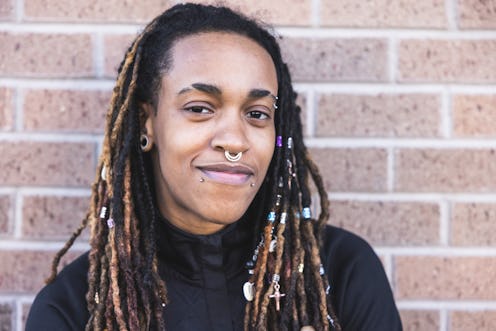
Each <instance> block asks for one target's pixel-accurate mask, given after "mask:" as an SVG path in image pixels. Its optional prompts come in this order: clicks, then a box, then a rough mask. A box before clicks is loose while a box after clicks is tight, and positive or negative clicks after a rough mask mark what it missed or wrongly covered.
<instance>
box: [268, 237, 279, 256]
mask: <svg viewBox="0 0 496 331" xmlns="http://www.w3.org/2000/svg"><path fill="white" fill-rule="evenodd" d="M276 247H277V240H275V239H273V240H272V241H271V242H270V245H269V252H271V253H273V252H275V250H276Z"/></svg>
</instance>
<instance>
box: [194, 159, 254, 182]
mask: <svg viewBox="0 0 496 331" xmlns="http://www.w3.org/2000/svg"><path fill="white" fill-rule="evenodd" d="M197 168H198V169H199V170H200V171H201V172H202V173H203V174H204V176H205V177H206V178H208V179H209V180H210V181H213V182H217V183H221V184H227V185H243V184H246V183H247V182H248V181H249V180H250V177H252V176H253V170H251V168H250V167H248V166H245V165H242V164H238V165H228V164H224V163H217V164H209V165H203V166H199V167H197Z"/></svg>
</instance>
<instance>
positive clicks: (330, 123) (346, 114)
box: [316, 94, 440, 137]
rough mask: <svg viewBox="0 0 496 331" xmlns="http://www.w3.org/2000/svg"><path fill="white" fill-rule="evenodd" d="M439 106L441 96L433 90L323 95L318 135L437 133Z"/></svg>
mask: <svg viewBox="0 0 496 331" xmlns="http://www.w3.org/2000/svg"><path fill="white" fill-rule="evenodd" d="M439 108H440V100H439V96H437V95H432V94H398V95H395V94H380V95H352V94H327V95H322V96H321V97H320V99H319V112H318V120H317V125H316V135H317V136H320V137H325V136H341V137H356V136H358V137H435V136H439V126H440V111H439Z"/></svg>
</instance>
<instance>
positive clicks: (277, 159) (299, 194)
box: [47, 4, 341, 331]
mask: <svg viewBox="0 0 496 331" xmlns="http://www.w3.org/2000/svg"><path fill="white" fill-rule="evenodd" d="M202 32H227V33H235V34H239V35H242V36H245V37H248V38H250V39H252V40H254V41H255V42H256V43H258V44H259V45H260V46H261V47H263V48H264V49H265V50H266V51H267V52H268V53H269V54H270V56H271V58H272V60H273V62H274V65H275V68H276V73H277V79H278V86H279V90H278V100H277V108H278V111H277V112H276V118H275V130H276V136H277V147H276V149H275V152H274V155H273V157H272V160H271V164H270V166H269V170H268V172H267V175H266V182H265V183H264V184H263V185H262V187H261V188H260V191H259V192H258V194H257V195H256V197H255V199H254V201H253V202H252V203H251V205H250V207H249V209H248V211H247V215H265V216H262V217H259V218H258V219H253V220H251V221H252V222H253V223H254V224H253V228H254V229H255V234H254V238H255V241H254V251H255V253H254V255H253V259H252V261H249V266H250V268H251V269H252V270H251V271H250V273H251V276H250V280H249V281H250V283H251V284H252V285H253V287H254V299H253V300H252V301H250V302H248V303H247V305H246V313H245V321H244V326H245V330H295V331H296V330H298V331H299V330H300V329H301V328H302V327H303V326H313V328H314V329H316V330H341V327H340V325H339V323H338V320H337V317H336V314H335V312H334V309H333V307H332V304H331V300H330V295H328V290H329V284H328V280H327V278H326V275H325V274H324V269H323V267H322V264H321V257H320V247H321V245H322V239H321V236H320V233H321V231H320V230H321V229H322V227H323V226H324V225H325V223H326V221H327V219H328V199H327V194H326V191H325V189H324V186H323V182H322V178H321V176H320V174H319V172H318V169H317V167H316V165H315V164H314V162H313V161H312V159H311V158H310V156H309V153H308V151H307V149H306V147H305V145H304V143H303V136H302V128H301V122H300V107H299V106H297V105H296V103H295V99H296V93H295V92H294V90H293V87H292V84H291V77H290V74H289V70H288V67H287V65H286V64H285V63H284V62H283V60H282V57H281V52H280V49H279V46H278V43H277V41H276V38H275V37H274V36H273V35H271V34H270V33H269V32H268V31H267V30H266V29H265V28H263V27H262V26H261V25H260V24H259V23H256V22H255V21H253V20H251V19H248V18H246V17H244V16H243V15H241V14H239V13H235V12H233V11H232V10H230V9H228V8H225V7H214V6H205V5H199V4H181V5H176V6H174V7H172V8H170V9H169V10H167V11H165V12H164V13H163V14H161V15H160V16H158V17H156V18H155V19H154V20H153V21H151V22H150V23H149V24H148V25H147V26H146V27H145V29H144V30H143V32H142V33H141V34H140V35H139V36H138V37H137V38H136V39H135V41H134V42H133V43H132V45H131V46H130V47H129V49H128V50H127V52H126V55H125V57H124V60H123V61H122V63H121V65H120V68H119V73H118V78H117V81H116V85H115V88H114V89H113V95H112V98H111V102H110V106H109V109H108V112H107V117H106V130H105V136H104V143H103V149H102V154H101V157H100V159H99V163H98V167H97V174H96V179H95V181H94V184H93V186H92V196H91V202H90V207H89V212H88V214H87V217H86V218H85V219H84V220H83V222H82V224H81V226H80V227H79V228H78V230H76V231H75V232H74V234H73V235H72V237H71V238H70V239H69V240H68V241H67V243H66V245H65V246H64V247H63V248H62V249H61V250H60V251H59V252H58V253H57V255H56V256H55V257H54V260H53V263H52V275H51V276H50V278H49V279H48V280H47V281H48V282H49V281H51V280H53V279H54V277H55V276H56V274H57V267H58V264H59V261H60V259H61V257H62V256H63V255H64V254H65V253H66V252H67V250H68V249H69V248H70V246H71V245H72V244H73V242H74V240H75V239H76V238H77V237H78V236H79V234H80V233H81V231H82V230H83V229H84V228H85V227H87V226H88V225H89V226H90V227H91V237H90V245H91V249H90V253H89V273H88V284H89V289H88V293H87V295H86V300H87V304H88V311H89V314H90V319H89V320H88V323H87V325H86V330H101V329H106V330H109V331H112V330H120V331H123V330H132V331H138V330H150V329H154V330H164V329H165V325H166V321H164V320H163V315H162V311H163V307H164V306H165V305H166V304H167V291H166V284H165V283H164V281H163V280H162V279H161V278H160V276H159V274H158V267H157V263H158V262H157V257H156V244H155V243H156V240H157V238H155V227H156V224H157V222H158V221H159V215H158V208H157V206H156V202H155V200H154V187H153V175H152V174H153V171H152V167H151V157H150V155H149V154H150V153H145V152H143V151H142V150H141V149H140V135H141V133H142V129H143V126H144V121H145V119H146V115H145V113H144V110H143V109H142V107H140V104H143V103H149V104H151V105H153V106H154V107H155V109H156V105H157V102H158V101H157V98H158V91H159V89H160V84H161V78H162V76H163V75H164V74H166V73H167V71H168V69H169V68H170V66H171V60H172V59H171V49H172V47H173V45H174V42H176V41H177V40H179V39H181V38H183V37H186V36H189V35H194V34H198V33H202ZM309 176H310V177H311V179H312V180H313V182H314V183H315V185H316V187H317V189H318V193H319V195H320V204H321V213H320V215H319V217H318V218H317V219H313V218H311V216H310V205H311V192H310V189H309V183H308V177H309ZM247 265H248V264H247ZM279 288H281V289H283V290H284V293H285V298H284V300H283V301H282V305H281V307H280V309H279V311H278V310H277V309H276V307H274V304H273V302H274V300H271V296H272V297H273V295H274V294H275V293H276V291H277V292H278V291H279ZM278 293H279V292H278Z"/></svg>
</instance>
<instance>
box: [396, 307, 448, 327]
mask: <svg viewBox="0 0 496 331" xmlns="http://www.w3.org/2000/svg"><path fill="white" fill-rule="evenodd" d="M400 315H401V322H402V323H403V330H405V331H439V312H437V311H434V310H400Z"/></svg>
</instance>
